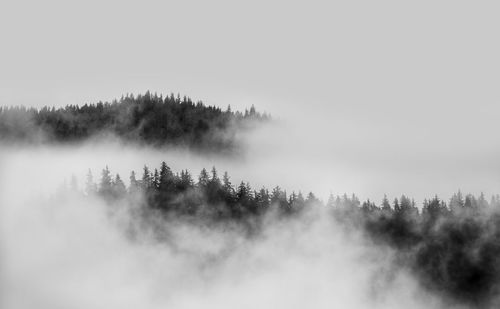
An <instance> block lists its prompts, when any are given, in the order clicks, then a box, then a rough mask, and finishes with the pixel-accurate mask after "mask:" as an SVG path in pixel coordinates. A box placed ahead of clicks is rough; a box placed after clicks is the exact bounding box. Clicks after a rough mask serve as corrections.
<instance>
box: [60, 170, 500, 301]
mask: <svg viewBox="0 0 500 309" xmlns="http://www.w3.org/2000/svg"><path fill="white" fill-rule="evenodd" d="M195 178H196V179H195ZM128 182H129V185H128V188H127V187H126V186H125V183H124V181H123V180H122V179H121V177H120V175H119V174H116V175H114V176H113V175H112V174H111V172H110V170H109V169H108V167H106V168H105V169H103V170H102V172H101V175H100V177H99V179H98V181H97V182H94V180H93V176H92V173H91V171H90V170H89V173H88V174H87V176H86V182H85V185H84V188H83V191H78V189H77V184H76V182H75V180H73V181H72V183H70V184H69V185H68V187H67V188H66V189H67V190H65V191H64V192H66V193H72V194H75V193H76V194H80V195H81V196H85V197H87V198H92V197H95V196H99V197H100V198H102V199H104V200H105V201H107V202H108V204H109V205H110V207H112V205H115V206H116V205H120V204H122V203H125V202H126V201H133V202H132V205H134V206H135V207H137V208H136V210H137V211H138V213H140V215H139V216H140V217H141V218H143V220H144V222H146V223H145V224H153V225H154V224H158V221H157V220H158V218H163V220H165V221H164V222H163V223H162V221H161V220H160V223H159V226H158V227H157V232H158V231H160V232H159V233H158V236H159V237H160V238H162V237H163V236H162V231H163V227H162V226H163V224H167V225H168V224H169V222H170V221H176V220H179V221H181V222H183V221H188V222H189V221H191V220H193V219H194V220H195V221H196V222H198V223H201V224H203V225H205V224H208V225H209V226H216V227H217V226H220V225H222V226H224V225H235V226H237V228H238V230H240V231H243V232H244V233H243V235H246V236H245V237H248V238H249V239H253V238H255V237H257V238H258V237H259V235H260V233H261V232H262V229H265V228H266V227H265V225H266V224H269V222H267V221H266V220H267V219H268V217H269V214H272V216H273V217H274V218H275V219H276V220H278V222H279V223H273V224H284V225H285V226H286V224H287V222H288V221H289V220H292V221H293V219H296V218H302V216H305V217H307V216H308V214H309V213H310V212H317V211H318V210H316V209H315V208H322V209H324V210H323V213H322V214H321V215H323V216H327V217H331V218H330V219H331V220H335V222H336V223H337V224H339V225H340V226H341V227H342V228H343V229H346V230H348V231H351V232H352V231H358V232H361V233H362V234H363V235H365V236H366V237H368V238H369V239H370V240H371V241H372V242H373V244H374V245H376V246H381V247H383V246H389V247H391V248H393V249H394V250H396V254H395V260H394V261H392V264H391V265H390V267H392V268H393V270H392V271H397V269H398V268H407V269H408V270H409V271H411V272H412V273H413V274H414V275H415V276H416V277H417V278H418V280H419V283H420V284H421V285H422V287H423V288H424V289H426V290H427V291H428V292H430V293H435V294H437V295H440V296H442V297H443V298H444V299H445V300H446V301H447V302H450V303H451V304H454V305H456V304H465V305H471V306H477V307H489V306H492V305H493V304H497V295H498V293H499V290H498V288H499V284H500V195H495V196H492V197H491V199H490V200H489V201H488V200H487V199H486V197H485V196H484V194H481V195H480V196H479V197H476V196H474V195H472V194H466V195H464V194H462V193H461V192H460V191H459V192H457V193H455V194H454V195H453V196H452V197H451V198H450V199H449V200H447V201H445V200H444V199H441V198H439V197H438V196H434V197H432V198H430V199H425V200H424V201H423V204H422V205H421V206H420V207H417V205H416V203H415V201H414V200H413V199H411V198H409V197H407V196H405V195H403V196H401V197H400V198H394V200H393V201H389V199H388V198H387V197H386V196H384V198H383V199H382V200H381V203H380V204H379V203H375V202H373V201H370V200H369V199H368V200H366V201H363V202H361V201H360V200H359V198H358V197H357V196H356V195H355V194H352V195H351V196H348V195H347V194H343V196H338V195H337V196H333V195H330V197H329V199H328V201H327V202H326V203H323V202H322V201H320V200H319V199H318V198H317V197H316V196H315V195H314V194H313V193H312V192H310V193H308V194H307V195H306V196H304V195H303V194H302V193H301V192H297V193H296V192H290V193H288V194H287V192H286V191H285V190H283V189H281V188H280V187H279V186H276V187H274V188H273V189H272V190H269V189H267V188H265V187H263V188H260V189H258V190H257V189H252V187H251V186H250V184H249V183H248V182H243V181H242V182H241V183H240V184H237V185H233V184H232V183H231V178H230V176H229V175H228V173H227V172H225V173H224V174H223V175H222V176H219V174H218V172H217V170H216V168H215V167H213V168H212V169H211V171H210V172H208V171H207V170H206V169H202V170H201V172H200V173H199V175H198V176H197V177H193V176H192V175H191V173H190V172H189V171H188V170H181V171H180V172H178V173H174V172H173V171H172V170H171V169H170V167H169V166H168V165H167V164H166V163H165V162H162V163H161V165H160V166H159V167H158V168H155V169H154V170H153V169H151V170H150V169H149V167H147V166H144V169H143V171H142V174H141V176H140V177H138V176H137V175H136V173H135V172H134V171H132V172H131V174H130V177H129V181H128ZM64 192H63V196H64V194H65V193H64ZM117 207H122V206H117ZM151 218H154V220H151ZM330 219H329V220H330ZM280 220H282V221H280ZM144 222H143V224H144ZM148 222H149V223H148ZM153 222H155V223H153ZM129 232H132V231H129ZM132 233H134V232H132ZM166 237H167V238H168V236H166ZM324 237H329V235H324Z"/></svg>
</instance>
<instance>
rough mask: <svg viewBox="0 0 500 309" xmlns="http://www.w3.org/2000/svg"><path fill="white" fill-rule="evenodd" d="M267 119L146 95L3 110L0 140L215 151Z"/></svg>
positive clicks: (251, 111)
mask: <svg viewBox="0 0 500 309" xmlns="http://www.w3.org/2000/svg"><path fill="white" fill-rule="evenodd" d="M268 119H269V115H267V114H266V113H259V112H257V111H256V109H255V107H254V106H252V107H251V108H250V109H248V110H245V111H244V112H239V111H236V112H234V111H232V110H231V107H230V106H228V108H227V109H226V110H222V109H221V108H219V107H216V106H207V105H205V104H204V103H203V102H201V101H197V102H196V103H195V102H193V101H192V100H191V98H189V97H186V96H183V97H182V98H181V96H180V95H179V94H178V95H177V96H175V95H174V94H173V93H172V94H170V95H168V96H165V97H163V95H158V94H156V93H155V94H151V93H150V92H149V91H148V92H146V93H145V94H143V95H142V94H139V95H137V96H134V95H133V94H127V95H126V96H122V97H121V99H120V100H113V101H112V102H98V103H93V104H85V105H83V106H79V105H67V106H65V107H61V108H55V107H48V106H45V107H42V108H39V109H38V108H27V107H24V106H15V107H0V139H2V140H7V141H24V142H39V141H42V142H58V143H70V142H80V141H83V140H86V139H89V138H91V137H94V136H98V135H105V134H113V135H115V136H117V137H119V138H121V139H123V140H124V141H127V142H135V143H137V142H138V143H146V144H148V145H155V146H157V145H166V144H174V145H182V146H188V147H194V148H205V149H206V148H211V149H217V148H229V147H231V146H233V144H234V143H235V141H234V140H233V139H234V136H232V135H231V134H228V133H231V132H232V131H234V128H235V127H242V126H244V125H245V124H246V123H249V122H250V120H253V121H255V120H257V121H265V120H268ZM221 133H224V134H221Z"/></svg>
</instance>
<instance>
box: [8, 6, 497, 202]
mask: <svg viewBox="0 0 500 309" xmlns="http://www.w3.org/2000/svg"><path fill="white" fill-rule="evenodd" d="M291 2H292V1H246V2H245V3H243V2H239V1H185V0H184V1H136V2H134V3H131V2H129V1H94V0H88V1H78V2H76V1H53V0H47V1H19V0H17V1H8V0H4V1H2V2H1V3H0V38H1V44H0V104H1V105H17V104H24V105H34V106H41V105H46V104H48V105H64V104H83V103H86V102H95V101H98V100H110V99H113V98H115V97H120V96H121V95H122V94H124V93H127V92H133V93H137V92H144V91H146V90H148V89H149V90H151V91H153V92H154V91H157V92H161V93H169V92H176V93H177V92H180V93H181V94H186V95H189V96H191V97H192V98H193V99H196V100H198V99H200V100H203V101H205V102H206V103H209V104H217V105H221V106H224V107H225V106H227V104H231V105H232V106H234V107H238V108H241V107H244V106H249V105H250V104H255V105H256V106H257V108H258V109H260V110H266V111H269V112H271V113H272V114H273V115H275V116H277V117H279V118H281V119H282V120H284V121H285V122H287V123H288V125H289V126H291V127H290V131H289V132H291V133H293V134H295V136H296V137H298V138H299V140H298V141H297V142H302V143H304V145H307V146H308V147H310V148H313V149H315V150H311V151H309V152H307V151H305V150H301V152H300V155H301V156H302V157H303V158H308V159H309V160H312V161H315V160H320V159H321V160H320V162H321V163H322V164H321V165H318V166H316V167H311V169H320V168H321V169H322V170H323V174H324V175H329V174H331V175H332V177H334V176H333V175H335V173H336V171H337V170H338V169H335V168H333V167H331V168H330V167H329V166H330V165H328V164H327V162H328V161H331V162H335V163H334V164H331V166H336V167H338V166H342V170H343V172H342V173H339V174H338V177H339V178H340V177H346V175H348V174H350V175H351V177H353V178H356V179H358V182H356V181H354V180H353V181H352V183H353V184H354V183H357V185H352V186H347V187H346V188H343V189H346V190H348V189H350V188H352V190H353V191H359V190H361V191H363V190H364V192H367V193H369V194H380V193H381V192H391V193H394V194H399V192H409V193H410V194H413V195H417V196H422V195H423V194H424V192H425V193H426V194H429V195H433V194H434V193H440V194H448V193H449V192H451V191H452V190H456V189H458V188H459V187H460V188H462V189H464V190H466V191H476V192H477V191H479V190H485V191H486V192H488V193H492V192H498V191H500V190H498V189H500V160H499V157H500V156H499V155H500V141H499V138H498V135H497V134H498V133H497V132H498V124H499V119H500V105H499V96H500V91H499V89H500V88H499V87H498V85H499V79H500V73H499V72H500V70H499V69H500V66H499V64H500V60H499V55H500V50H499V49H500V43H499V41H498V37H499V33H498V32H499V30H500V19H499V18H498V16H499V14H500V12H499V8H500V4H498V3H496V2H495V1H456V0H454V1H436V0H433V1H425V0H424V1H412V2H409V1H324V2H323V1H321V2H319V1H303V2H302V4H295V3H291ZM285 137H286V136H285ZM285 137H284V138H285ZM283 147H285V146H283ZM283 149H289V148H283ZM304 164H305V165H306V167H303V168H304V170H307V164H308V163H307V161H305V162H304ZM325 164H326V165H325ZM324 177H326V176H324ZM361 178H362V179H364V180H363V181H360V180H359V179H361ZM335 183H336V184H337V185H339V183H340V181H337V182H335ZM339 186H340V185H339ZM496 188H498V189H496Z"/></svg>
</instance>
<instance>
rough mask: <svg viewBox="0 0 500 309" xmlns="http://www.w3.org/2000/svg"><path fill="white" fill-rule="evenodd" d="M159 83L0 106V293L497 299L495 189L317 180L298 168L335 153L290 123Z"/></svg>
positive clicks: (6, 303) (31, 297)
mask: <svg viewBox="0 0 500 309" xmlns="http://www.w3.org/2000/svg"><path fill="white" fill-rule="evenodd" d="M161 98H162V97H161V96H156V95H150V94H146V95H144V96H138V97H130V96H126V97H124V98H123V99H122V100H120V102H114V103H109V104H108V103H106V104H102V105H100V104H96V105H91V107H88V106H87V107H85V106H84V107H66V108H62V109H53V110H52V109H51V110H48V109H41V110H35V109H22V108H21V109H19V108H7V109H4V110H3V111H2V112H3V115H4V117H6V116H5V115H9V117H8V121H6V122H1V125H3V128H6V127H9V128H10V129H9V130H13V131H9V132H11V133H9V134H10V137H9V138H7V139H4V140H2V141H0V146H1V148H0V293H1V295H0V296H1V297H0V305H1V306H2V307H5V308H14V309H17V308H23V309H24V308H34V307H35V308H42V309H43V308H68V307H70V308H146V309H149V308H165V307H168V308H199V307H202V306H203V307H208V308H235V307H238V308H287V309H288V308H305V307H307V308H332V307H334V308H335V307H337V308H356V309H358V308H401V307H404V308H415V309H422V308H497V307H498V305H499V304H500V300H499V283H500V245H499V244H500V196H498V195H493V196H491V197H490V196H488V197H487V196H485V195H484V194H482V193H478V194H476V195H474V194H466V193H462V192H461V191H458V192H456V193H455V194H453V195H452V196H451V197H447V196H440V197H438V196H437V195H434V194H430V195H429V197H428V198H425V199H420V198H418V199H417V200H414V199H413V198H412V197H411V196H408V195H402V196H401V195H398V196H394V194H389V195H390V197H387V196H369V198H368V197H367V194H366V192H360V194H359V196H358V195H356V194H352V193H349V194H348V193H344V192H342V191H333V192H334V193H333V192H332V191H331V192H332V193H331V194H330V195H329V196H326V198H325V197H324V194H322V193H316V190H314V189H315V188H323V187H325V186H330V185H331V183H326V184H325V183H324V181H323V179H322V178H319V177H317V175H315V173H314V172H315V171H316V170H317V169H320V170H321V169H326V167H327V166H335V164H336V162H333V161H332V162H330V161H331V160H327V161H324V160H319V159H318V158H316V159H315V158H313V157H310V156H304V153H310V152H303V151H304V150H303V149H301V145H303V144H305V145H308V148H309V150H311V149H312V150H316V151H320V150H321V149H324V148H321V147H320V144H321V140H319V139H313V138H310V139H308V140H304V139H302V138H301V137H303V136H304V134H306V133H307V134H309V135H310V136H313V135H314V130H312V129H311V130H310V131H302V129H306V128H307V127H308V126H307V124H306V125H303V126H300V127H299V128H298V129H297V130H301V132H300V133H301V134H300V135H298V136H295V135H294V132H296V131H293V130H290V128H289V127H287V126H284V125H283V123H281V122H279V121H275V120H271V119H270V118H269V117H268V116H266V115H265V114H260V113H257V112H256V111H255V109H254V108H252V109H251V110H249V111H247V112H245V113H239V112H232V111H230V110H227V111H225V112H223V111H222V110H221V109H220V108H215V107H205V106H204V105H201V104H196V105H193V104H192V103H189V100H188V99H185V100H180V99H176V98H175V97H172V96H171V97H168V98H167V99H161ZM172 100H173V101H172ZM147 106H149V107H151V108H152V109H151V110H149V111H146V110H148V108H146V107H147ZM87 108H88V109H89V110H91V111H92V112H91V113H90V114H91V115H92V116H91V117H90V118H85V117H86V116H84V115H85V114H86V112H82V109H83V111H85V110H86V109H87ZM177 108H178V110H177ZM162 110H165V111H169V112H166V114H162V113H161V112H160V111H162ZM174 110H175V112H173V111H174ZM130 111H133V112H130ZM138 111H143V112H144V113H142V114H140V116H137V117H138V121H135V122H130V121H131V119H134V117H135V116H134V117H132V118H130V117H131V116H130V115H134V114H135V113H137V112H138ZM189 111H191V112H189ZM121 113H124V115H125V116H123V117H122V116H120V115H122V114H121ZM170 113H172V114H170ZM12 115H17V116H16V117H19V118H17V120H16V121H12V119H16V118H15V117H13V116H12ZM27 115H31V116H30V117H29V119H24V120H27V121H23V117H25V116H27ZM34 115H38V117H41V118H40V119H45V120H43V121H41V122H40V126H38V125H34V124H35V123H36V122H35V121H34V120H33V119H34V118H32V116H34ZM40 115H43V116H40ZM75 115H76V116H75ZM186 115H191V116H189V117H191V118H189V119H190V120H189V121H188V120H185V121H180V120H179V121H177V122H176V121H171V122H169V121H168V119H171V118H169V117H174V118H172V119H177V118H175V117H179V118H178V119H184V118H182V117H185V116H186ZM44 117H45V118H44ZM58 117H62V118H61V119H64V120H61V121H56V122H52V120H50V119H59V118H58ZM165 117H166V118H165ZM5 119H6V118H3V120H5ZM68 119H69V120H68ZM89 119H93V120H95V121H94V122H92V121H89ZM165 119H167V121H164V120H165ZM196 119H198V123H200V121H201V122H202V123H208V124H209V125H208V129H207V130H208V131H207V132H206V133H204V134H202V135H197V134H196V133H195V132H197V131H196V130H197V129H196V125H195V126H194V127H192V126H190V124H193V123H196ZM28 120H29V121H28ZM193 121H194V122H193ZM61 123H62V124H68V123H71V125H70V126H65V125H62V126H59V125H55V126H54V124H61ZM133 123H135V124H133ZM169 123H174V124H177V125H172V126H171V127H169V126H168V125H169ZM220 123H223V124H225V125H222V126H220V127H219V126H218V124H220ZM42 124H43V125H42ZM122 125H123V126H125V127H126V126H128V127H129V128H132V131H130V132H131V133H127V132H128V131H126V130H125V129H123V131H120V130H119V128H125V127H121V126H122ZM165 125H167V126H166V128H167V129H166V130H165V131H163V133H162V134H159V133H157V131H156V130H158V128H161V127H162V126H165ZM226 125H227V126H226ZM181 127H184V128H185V129H186V131H183V132H184V133H182V134H178V135H175V134H174V133H172V132H177V131H176V130H174V129H172V128H181ZM21 128H23V129H21ZM54 128H58V129H57V130H59V131H57V130H56V131H57V132H58V133H54V132H56V131H52V133H51V134H48V133H47V132H50V131H51V130H52V129H54ZM78 128H79V129H78ZM82 128H89V130H87V131H85V130H83V129H82ZM147 128H149V129H147ZM189 128H191V129H192V130H191V129H189ZM313 128H314V127H313ZM80 129H82V130H80ZM5 132H7V131H5ZM12 132H14V133H15V132H19V134H18V135H16V134H13V133H12ZM145 132H148V133H147V134H145ZM179 132H180V131H179ZM175 136H177V137H175ZM301 143H302V144H301ZM238 144H239V145H243V146H244V147H242V148H241V149H240V148H239V147H238V146H236V145H238ZM284 146H286V147H284ZM290 146H291V148H289V147H290ZM311 146H314V147H311ZM200 150H201V151H200ZM206 150H215V151H206ZM221 151H222V152H223V153H221ZM224 154H232V155H230V156H226V155H224ZM162 161H163V162H162ZM159 162H161V163H160V164H158V163H159ZM337 164H338V163H337ZM221 165H222V167H220V168H219V166H221ZM214 166H217V168H216V167H214ZM103 167H104V168H103ZM203 167H204V168H203ZM284 168H286V170H283V169H284ZM307 168H310V169H307ZM226 170H227V171H228V172H225V171H226ZM198 171H199V172H198ZM331 178H332V179H334V178H337V180H336V181H337V183H342V182H345V181H346V179H343V178H342V177H340V176H339V175H336V176H335V175H334V176H331ZM311 179H313V181H310V180H311ZM358 181H361V180H358ZM384 181H385V180H384ZM304 183H305V184H306V185H307V186H303V184H304ZM291 184H292V185H291ZM409 189H410V190H411V187H409ZM333 190H335V188H333ZM310 191H312V192H310ZM361 196H363V198H361Z"/></svg>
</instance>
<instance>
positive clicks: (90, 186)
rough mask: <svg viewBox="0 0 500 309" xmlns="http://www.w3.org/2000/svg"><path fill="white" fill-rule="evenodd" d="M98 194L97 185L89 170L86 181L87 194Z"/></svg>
mask: <svg viewBox="0 0 500 309" xmlns="http://www.w3.org/2000/svg"><path fill="white" fill-rule="evenodd" d="M96 193H97V185H96V184H95V182H94V177H93V176H92V171H91V170H90V169H89V170H88V172H87V177H86V180H85V194H87V195H94V194H96Z"/></svg>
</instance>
